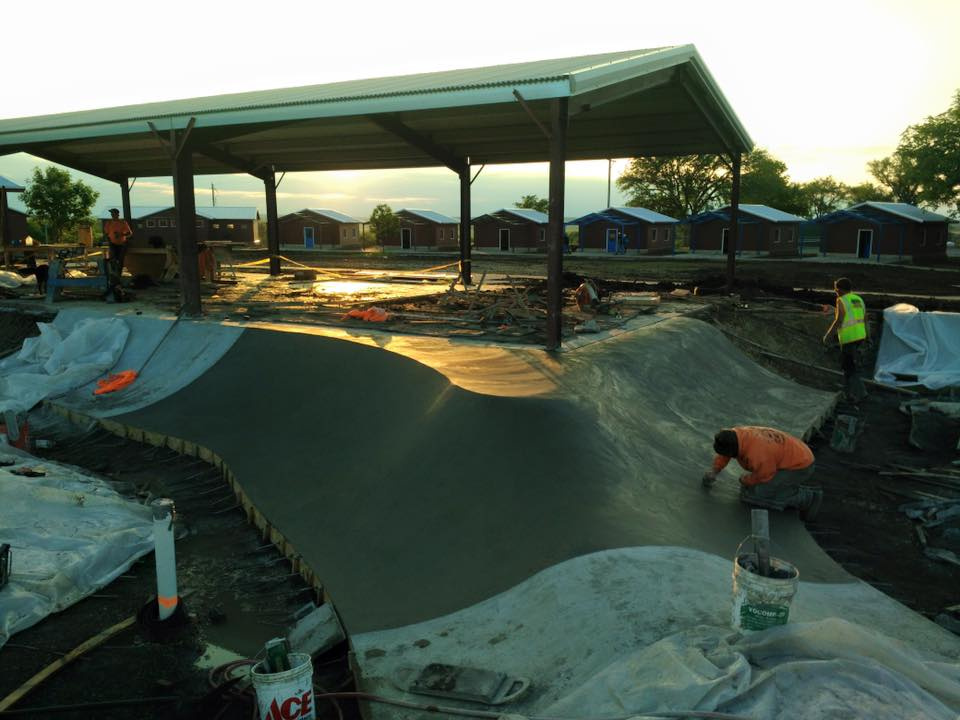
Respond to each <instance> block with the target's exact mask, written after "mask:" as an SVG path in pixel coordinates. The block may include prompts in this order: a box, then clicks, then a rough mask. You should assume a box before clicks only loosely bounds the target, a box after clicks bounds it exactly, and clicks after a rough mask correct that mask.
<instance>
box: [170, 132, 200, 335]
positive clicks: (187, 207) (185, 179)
mask: <svg viewBox="0 0 960 720" xmlns="http://www.w3.org/2000/svg"><path fill="white" fill-rule="evenodd" d="M193 192H194V191H193V153H192V152H191V150H190V146H189V145H187V146H186V147H184V148H182V149H181V151H180V153H179V154H178V155H177V156H176V157H174V159H173V203H174V216H175V217H176V218H177V246H178V247H177V254H178V255H179V257H180V299H181V304H182V310H183V314H184V315H186V316H189V317H197V316H199V315H200V313H201V310H202V308H201V305H200V268H199V266H198V264H197V208H196V202H195V200H194V197H193Z"/></svg>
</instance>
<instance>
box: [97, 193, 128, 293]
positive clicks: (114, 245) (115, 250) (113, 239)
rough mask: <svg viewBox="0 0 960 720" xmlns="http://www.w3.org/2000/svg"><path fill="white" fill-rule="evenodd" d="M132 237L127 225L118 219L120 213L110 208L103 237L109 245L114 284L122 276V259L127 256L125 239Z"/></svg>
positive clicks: (124, 221) (104, 225)
mask: <svg viewBox="0 0 960 720" xmlns="http://www.w3.org/2000/svg"><path fill="white" fill-rule="evenodd" d="M131 235H133V230H131V229H130V225H129V223H127V221H126V220H121V219H120V211H119V210H117V208H110V219H109V220H107V221H106V222H105V223H104V224H103V236H104V237H105V238H106V239H107V242H109V243H110V265H111V266H112V267H113V272H114V274H115V275H116V278H117V279H116V284H118V285H119V284H120V278H121V277H122V276H123V258H124V256H125V255H126V254H127V239H128V238H129V237H130V236H131Z"/></svg>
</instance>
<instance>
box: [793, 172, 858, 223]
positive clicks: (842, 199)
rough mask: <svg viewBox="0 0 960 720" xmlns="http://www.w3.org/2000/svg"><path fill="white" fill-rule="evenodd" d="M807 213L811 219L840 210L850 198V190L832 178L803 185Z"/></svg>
mask: <svg viewBox="0 0 960 720" xmlns="http://www.w3.org/2000/svg"><path fill="white" fill-rule="evenodd" d="M801 191H802V193H803V197H804V205H805V212H803V213H801V214H803V215H806V216H807V217H811V218H818V217H822V216H823V215H826V214H827V213H832V212H833V211H834V210H839V209H840V208H841V207H843V206H844V205H845V204H846V202H847V199H848V198H849V194H850V188H848V187H847V186H846V185H844V184H843V183H842V182H840V181H839V180H835V179H834V178H833V177H832V176H830V175H827V176H826V177H819V178H815V179H813V180H811V181H810V182H806V183H803V184H802V185H801Z"/></svg>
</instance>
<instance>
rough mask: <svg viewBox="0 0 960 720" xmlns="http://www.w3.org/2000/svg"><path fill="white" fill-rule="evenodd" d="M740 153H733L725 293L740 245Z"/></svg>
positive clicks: (733, 271)
mask: <svg viewBox="0 0 960 720" xmlns="http://www.w3.org/2000/svg"><path fill="white" fill-rule="evenodd" d="M739 220H740V151H739V150H738V151H737V152H735V153H733V190H732V191H731V193H730V241H729V242H728V243H727V292H728V293H732V292H733V282H734V277H735V275H736V262H737V246H738V245H739V244H740V242H739V240H740V228H739V227H738V225H739Z"/></svg>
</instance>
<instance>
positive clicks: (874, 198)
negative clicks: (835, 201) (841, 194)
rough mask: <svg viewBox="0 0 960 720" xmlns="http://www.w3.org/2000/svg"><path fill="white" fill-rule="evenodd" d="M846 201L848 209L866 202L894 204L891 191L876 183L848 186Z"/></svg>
mask: <svg viewBox="0 0 960 720" xmlns="http://www.w3.org/2000/svg"><path fill="white" fill-rule="evenodd" d="M846 200H847V207H850V206H851V205H859V204H860V203H865V202H892V201H893V195H891V194H890V191H889V190H886V189H884V188H882V187H880V186H879V185H877V184H875V183H872V182H864V183H860V184H859V185H848V186H847V197H846Z"/></svg>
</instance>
